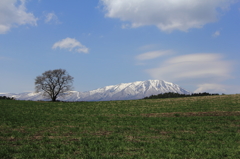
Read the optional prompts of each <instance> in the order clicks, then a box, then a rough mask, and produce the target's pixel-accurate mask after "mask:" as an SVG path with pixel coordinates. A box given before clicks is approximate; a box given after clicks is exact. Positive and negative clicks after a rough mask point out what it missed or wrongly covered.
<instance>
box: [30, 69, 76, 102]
mask: <svg viewBox="0 0 240 159" xmlns="http://www.w3.org/2000/svg"><path fill="white" fill-rule="evenodd" d="M72 83H73V77H72V76H70V75H69V74H68V73H67V71H66V70H64V69H56V70H49V71H45V72H44V73H43V74H42V75H41V76H37V77H36V79H35V89H36V92H43V96H45V97H47V98H49V99H52V101H53V102H54V101H56V99H57V97H58V96H64V94H65V93H66V92H67V91H70V90H72Z"/></svg>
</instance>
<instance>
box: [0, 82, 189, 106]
mask: <svg viewBox="0 0 240 159" xmlns="http://www.w3.org/2000/svg"><path fill="white" fill-rule="evenodd" d="M167 92H174V93H179V94H190V93H191V92H189V91H187V90H185V89H183V88H181V87H180V86H178V85H177V84H173V83H171V82H167V81H164V80H147V81H136V82H131V83H120V84H117V85H109V86H105V87H101V88H98V89H95V90H91V91H85V92H79V91H69V92H67V93H66V96H65V97H58V98H57V100H61V101H109V100H135V99H142V98H144V97H147V96H150V95H157V94H160V93H167ZM0 96H8V97H14V98H15V99H17V100H34V101H36V100H48V99H47V98H45V97H42V93H33V92H30V93H28V92H25V93H19V94H15V93H8V94H0Z"/></svg>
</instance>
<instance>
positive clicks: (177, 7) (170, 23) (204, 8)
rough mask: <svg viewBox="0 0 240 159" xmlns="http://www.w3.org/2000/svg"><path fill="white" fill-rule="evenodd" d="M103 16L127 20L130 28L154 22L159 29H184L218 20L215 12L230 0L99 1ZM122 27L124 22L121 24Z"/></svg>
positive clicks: (225, 6) (231, 1)
mask: <svg viewBox="0 0 240 159" xmlns="http://www.w3.org/2000/svg"><path fill="white" fill-rule="evenodd" d="M100 1H101V2H102V4H103V6H104V8H105V10H106V15H105V16H106V17H110V18H119V19H121V20H122V21H129V22H131V24H132V27H140V26H144V25H155V26H157V27H158V28H159V29H161V30H162V31H167V32H171V31H173V30H181V31H188V29H190V28H201V27H203V26H204V25H205V24H207V23H211V22H215V21H217V20H218V15H219V14H218V11H219V10H220V9H221V10H225V8H228V6H229V5H230V4H231V3H233V2H234V0H100ZM123 28H126V25H123Z"/></svg>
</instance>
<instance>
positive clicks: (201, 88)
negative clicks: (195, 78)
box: [194, 83, 228, 93]
mask: <svg viewBox="0 0 240 159" xmlns="http://www.w3.org/2000/svg"><path fill="white" fill-rule="evenodd" d="M227 88H228V86H225V85H221V84H213V83H205V84H200V85H198V89H196V90H195V91H194V93H199V92H211V93H219V92H222V93H224V92H226V91H227Z"/></svg>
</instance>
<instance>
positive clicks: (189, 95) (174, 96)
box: [143, 92, 224, 99]
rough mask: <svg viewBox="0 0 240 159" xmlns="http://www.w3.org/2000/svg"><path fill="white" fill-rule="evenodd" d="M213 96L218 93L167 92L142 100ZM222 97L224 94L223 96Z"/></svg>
mask: <svg viewBox="0 0 240 159" xmlns="http://www.w3.org/2000/svg"><path fill="white" fill-rule="evenodd" d="M214 95H219V94H218V93H215V94H210V93H207V92H203V93H192V94H179V93H173V92H168V93H161V94H158V95H151V96H149V97H145V98H143V99H158V98H177V97H196V96H214ZM223 95H224V94H223Z"/></svg>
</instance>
